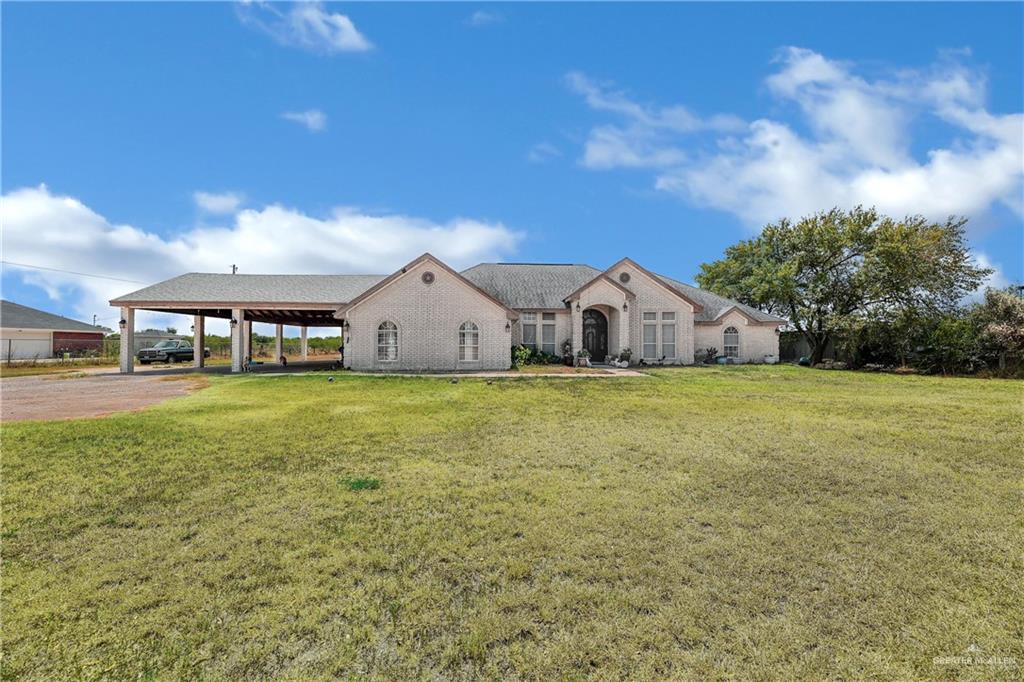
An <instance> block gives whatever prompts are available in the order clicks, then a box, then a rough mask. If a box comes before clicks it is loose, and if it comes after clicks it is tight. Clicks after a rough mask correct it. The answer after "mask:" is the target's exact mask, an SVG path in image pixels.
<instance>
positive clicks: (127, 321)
mask: <svg viewBox="0 0 1024 682" xmlns="http://www.w3.org/2000/svg"><path fill="white" fill-rule="evenodd" d="M121 319H122V320H124V324H123V325H121V374H131V373H132V372H134V371H135V309H134V308H121Z"/></svg>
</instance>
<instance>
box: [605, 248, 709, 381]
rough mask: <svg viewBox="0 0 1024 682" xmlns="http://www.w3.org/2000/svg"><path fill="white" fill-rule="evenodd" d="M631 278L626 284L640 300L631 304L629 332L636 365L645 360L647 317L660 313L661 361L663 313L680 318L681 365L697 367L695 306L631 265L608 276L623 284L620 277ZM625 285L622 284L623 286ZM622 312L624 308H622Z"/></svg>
mask: <svg viewBox="0 0 1024 682" xmlns="http://www.w3.org/2000/svg"><path fill="white" fill-rule="evenodd" d="M623 272H625V273H627V274H629V281H628V282H625V283H622V286H624V287H626V288H627V289H629V290H630V291H632V292H633V293H634V294H636V299H635V300H634V301H630V304H629V313H628V314H629V328H628V330H627V331H626V338H627V339H628V345H629V348H630V349H631V350H632V351H633V357H632V359H631V360H630V362H631V363H632V364H635V363H637V362H639V361H640V358H641V357H643V313H644V312H657V313H659V320H658V325H657V326H658V357H659V358H660V357H661V335H662V330H661V324H662V323H661V319H660V313H662V312H674V313H675V314H676V358H677V362H678V364H682V365H692V364H693V306H691V305H690V304H689V303H687V302H686V301H684V300H683V299H682V298H680V297H678V296H676V295H675V294H674V293H672V292H671V291H669V290H668V289H667V288H665V287H664V286H662V285H661V284H660V283H659V282H657V281H655V280H653V279H651V278H650V277H649V276H648V275H647V274H646V273H644V272H641V271H639V270H637V269H636V268H634V267H632V266H631V265H629V264H628V263H627V264H623V265H620V266H618V267H616V268H615V269H614V270H613V271H612V272H610V273H608V276H609V277H611V278H612V279H613V280H614V281H616V282H620V280H619V276H620V275H621V274H622V273H623ZM620 283H621V282H620ZM620 309H621V306H620Z"/></svg>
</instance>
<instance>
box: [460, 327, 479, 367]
mask: <svg viewBox="0 0 1024 682" xmlns="http://www.w3.org/2000/svg"><path fill="white" fill-rule="evenodd" d="M479 359H480V329H479V328H478V327H477V326H476V325H475V324H474V323H472V322H463V323H462V326H460V327H459V360H460V361H462V362H475V361H477V360H479Z"/></svg>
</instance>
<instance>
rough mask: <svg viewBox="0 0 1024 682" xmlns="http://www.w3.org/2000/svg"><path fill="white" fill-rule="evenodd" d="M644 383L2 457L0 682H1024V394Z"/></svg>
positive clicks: (348, 395)
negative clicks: (955, 660)
mask: <svg viewBox="0 0 1024 682" xmlns="http://www.w3.org/2000/svg"><path fill="white" fill-rule="evenodd" d="M650 374H651V375H652V376H651V377H650V378H614V379H594V378H585V377H580V378H564V379H537V378H533V379H531V378H523V379H509V380H494V381H493V382H487V381H484V380H469V379H462V380H460V381H459V382H458V383H451V382H450V381H449V380H446V379H418V378H404V377H403V378H399V377H391V378H384V377H353V376H345V375H344V374H339V375H338V376H337V378H336V380H335V381H334V382H333V383H329V382H328V381H327V377H326V376H324V375H315V376H282V377H258V376H245V377H217V376H215V377H211V387H210V388H208V389H206V390H204V391H201V392H198V393H196V394H193V395H191V396H189V397H186V398H181V399H178V400H174V401H171V402H168V403H165V404H164V405H161V406H159V407H156V408H153V409H149V410H146V411H143V412H138V413H130V414H123V415H119V416H112V417H108V418H103V419H94V420H78V421H69V422H50V423H19V424H11V425H5V426H4V427H3V484H2V485H3V503H4V509H3V576H2V577H3V595H2V599H3V602H2V607H3V666H2V675H3V677H4V678H5V679H23V678H26V677H35V678H39V679H67V678H92V679H100V678H103V679H110V678H115V679H133V680H134V679H140V677H141V678H142V679H179V678H199V677H201V678H203V679H224V678H232V679H254V678H261V677H284V678H302V679H308V678H310V677H314V678H315V677H323V678H328V677H333V676H352V677H361V676H365V675H368V674H369V675H373V676H376V677H379V678H382V679H383V678H391V679H394V678H409V677H427V678H437V677H440V678H445V679H449V678H477V677H487V678H500V679H514V678H531V679H540V678H545V679H548V678H561V679H575V678H586V677H596V678H622V677H631V678H650V677H662V676H671V677H677V678H678V677H682V678H693V679H706V678H739V679H765V680H767V679H780V678H787V679H797V678H803V679H808V678H821V677H831V678H834V679H851V678H867V677H873V678H876V679H892V678H907V677H919V678H926V677H927V678H934V677H940V678H941V677H956V676H963V675H972V676H981V677H993V678H997V677H1014V676H1017V675H1019V674H1020V672H1021V668H1020V667H1018V668H1003V667H996V666H987V667H973V668H970V669H965V668H963V667H956V666H946V665H935V664H934V661H933V659H934V658H935V657H941V656H960V655H964V652H965V650H966V649H967V648H968V647H969V646H971V645H977V646H978V647H980V648H981V650H982V651H983V652H984V655H985V656H997V657H1001V658H1007V657H1013V658H1015V659H1016V661H1017V663H1018V665H1019V666H1021V667H1024V644H1022V642H1024V581H1022V578H1021V576H1022V575H1024V543H1022V530H1024V522H1022V519H1024V486H1022V473H1024V463H1022V454H1021V453H1022V452H1024V436H1022V422H1021V419H1022V400H1024V383H1021V382H1009V381H998V380H978V379H942V378H933V377H897V376H891V375H877V374H859V373H847V372H824V371H816V370H808V369H800V368H792V367H776V368H766V367H729V368H720V369H718V368H716V369H663V370H653V371H651V372H650Z"/></svg>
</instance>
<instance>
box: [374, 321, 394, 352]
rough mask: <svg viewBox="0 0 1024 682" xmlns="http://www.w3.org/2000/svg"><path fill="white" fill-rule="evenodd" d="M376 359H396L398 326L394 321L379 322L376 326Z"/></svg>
mask: <svg viewBox="0 0 1024 682" xmlns="http://www.w3.org/2000/svg"><path fill="white" fill-rule="evenodd" d="M377 360H378V361H379V362H394V361H396V360H398V326H397V325H395V323H394V322H381V323H380V326H379V327H377Z"/></svg>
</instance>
